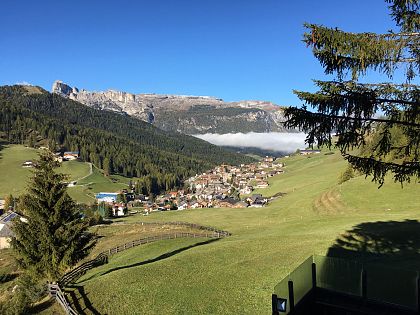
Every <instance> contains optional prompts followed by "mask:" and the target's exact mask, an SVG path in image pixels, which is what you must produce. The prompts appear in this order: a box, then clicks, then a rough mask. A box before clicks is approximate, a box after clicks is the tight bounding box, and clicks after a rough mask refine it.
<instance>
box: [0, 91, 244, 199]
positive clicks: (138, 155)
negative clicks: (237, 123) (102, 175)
mask: <svg viewBox="0 0 420 315" xmlns="http://www.w3.org/2000/svg"><path fill="white" fill-rule="evenodd" d="M0 132H1V133H2V137H3V139H4V140H6V141H7V142H9V143H21V144H28V145H31V146H32V145H34V144H36V143H37V142H39V141H40V140H45V139H47V140H48V141H49V145H50V147H54V149H56V150H59V149H61V150H72V151H73V150H78V151H80V157H81V159H82V160H84V161H87V162H92V163H93V164H95V165H96V166H97V167H99V168H102V169H104V171H105V172H106V173H108V172H109V173H115V174H121V175H124V176H129V177H142V184H143V186H144V192H145V193H150V192H153V193H157V192H158V191H160V190H162V189H169V188H172V187H175V186H177V185H179V184H180V183H181V181H182V179H184V178H185V177H188V176H191V175H194V174H196V173H198V172H202V171H205V170H206V169H209V168H211V167H213V166H214V165H216V164H221V163H229V164H239V163H247V162H251V161H252V159H251V158H249V157H247V156H244V155H240V154H235V153H233V152H229V151H226V150H223V149H221V148H219V147H217V146H214V145H211V144H209V143H207V142H205V141H203V140H200V139H197V138H194V137H191V136H187V135H182V134H179V133H174V132H166V131H163V130H160V129H158V128H156V127H154V126H152V125H150V124H148V123H146V122H143V121H141V120H139V119H136V118H133V117H130V116H129V115H127V114H124V113H114V112H110V111H101V110H96V109H93V108H90V107H87V106H85V105H82V104H80V103H78V102H76V101H73V100H69V99H66V98H63V97H61V96H59V95H56V94H51V93H48V92H47V91H45V90H43V89H42V88H39V87H28V86H3V87H0Z"/></svg>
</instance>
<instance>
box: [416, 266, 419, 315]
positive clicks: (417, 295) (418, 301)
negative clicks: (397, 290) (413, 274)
mask: <svg viewBox="0 0 420 315" xmlns="http://www.w3.org/2000/svg"><path fill="white" fill-rule="evenodd" d="M416 283H417V313H419V314H420V277H419V274H418V272H417V281H416Z"/></svg>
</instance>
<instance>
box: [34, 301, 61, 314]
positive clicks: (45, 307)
mask: <svg viewBox="0 0 420 315" xmlns="http://www.w3.org/2000/svg"><path fill="white" fill-rule="evenodd" d="M54 303H56V301H55V298H49V299H47V300H45V301H43V302H42V303H39V304H37V305H35V306H32V307H31V308H30V313H31V314H39V313H41V312H44V311H46V310H48V309H49V308H50V307H52V306H53V305H54Z"/></svg>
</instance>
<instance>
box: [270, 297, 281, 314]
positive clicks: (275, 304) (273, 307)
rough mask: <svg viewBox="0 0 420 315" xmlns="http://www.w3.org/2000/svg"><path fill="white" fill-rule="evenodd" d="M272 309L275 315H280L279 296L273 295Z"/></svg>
mask: <svg viewBox="0 0 420 315" xmlns="http://www.w3.org/2000/svg"><path fill="white" fill-rule="evenodd" d="M271 309H272V313H273V315H279V310H278V309H277V295H276V294H272V295H271Z"/></svg>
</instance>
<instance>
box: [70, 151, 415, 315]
mask: <svg viewBox="0 0 420 315" xmlns="http://www.w3.org/2000/svg"><path fill="white" fill-rule="evenodd" d="M283 161H284V162H285V163H286V167H285V173H284V174H280V175H277V176H275V177H272V178H271V179H270V189H271V190H272V191H270V192H269V193H268V194H269V195H271V194H272V193H277V192H283V193H286V194H285V195H284V196H283V197H282V198H279V199H277V200H275V201H274V202H272V203H271V204H270V205H269V206H268V207H265V208H259V209H256V208H245V209H195V210H193V211H170V212H162V213H158V214H154V215H151V216H149V217H146V218H145V217H143V216H140V217H135V216H134V217H129V218H127V219H126V220H125V221H126V222H127V223H129V222H135V221H143V220H146V221H152V222H156V221H187V222H192V223H199V224H200V223H201V224H203V223H205V224H206V225H212V226H216V227H219V228H221V229H224V230H228V231H230V232H232V234H233V235H232V236H230V237H228V238H225V239H223V240H220V241H217V242H213V243H210V244H205V245H203V244H200V243H199V242H198V241H197V242H195V241H193V240H189V239H184V240H182V239H178V240H174V241H162V242H157V243H153V244H148V245H144V246H143V247H137V248H133V249H130V250H127V251H125V252H122V253H120V254H118V255H115V256H113V258H112V259H110V261H109V263H108V264H106V265H103V266H101V267H98V268H95V269H93V270H91V271H90V272H88V273H87V274H86V275H85V276H83V278H81V279H80V281H79V282H78V283H77V285H78V289H79V291H80V292H89V294H88V295H87V296H86V295H85V296H84V297H81V298H80V300H79V301H82V302H83V301H84V302H85V303H88V304H89V305H90V306H91V309H94V310H95V309H96V311H97V312H99V313H109V314H111V313H112V314H158V313H160V312H161V311H162V310H163V309H164V310H165V313H166V314H190V313H195V314H271V294H272V293H273V290H274V286H275V285H276V284H277V283H278V282H280V280H282V279H283V277H286V276H287V274H288V273H289V272H290V271H292V270H293V269H294V268H296V267H297V266H298V265H299V264H300V263H301V262H302V261H303V260H305V259H306V258H307V257H308V256H310V255H312V254H321V255H325V254H327V253H331V252H332V251H331V249H332V248H334V249H336V248H337V247H339V246H340V244H342V243H341V240H342V238H343V237H347V239H352V240H353V241H354V243H353V244H349V247H348V248H345V249H343V250H347V251H348V252H349V253H351V254H353V253H355V252H357V251H358V250H365V251H367V252H371V253H373V254H374V256H375V258H376V259H380V260H381V261H382V262H383V263H390V264H391V265H394V266H399V267H401V268H415V269H420V264H419V262H420V258H419V254H418V253H419V249H420V242H419V239H420V238H419V229H418V227H419V226H420V222H419V220H420V207H419V206H420V185H419V184H417V183H411V184H408V185H407V186H405V187H404V188H403V189H402V188H401V186H400V185H399V184H395V183H393V182H392V181H391V180H390V181H387V182H386V183H385V185H384V186H383V187H382V188H381V189H379V190H378V189H377V185H376V184H375V183H372V182H370V181H369V179H367V180H365V179H364V177H363V176H361V177H357V178H354V179H351V180H349V181H348V182H345V183H344V184H342V185H338V184H337V182H338V177H339V174H340V173H341V172H342V171H343V170H344V169H345V167H346V163H345V161H344V160H343V159H342V157H341V156H340V154H339V153H335V154H332V155H324V154H323V153H322V154H319V155H316V156H311V157H306V156H296V157H292V158H289V159H284V160H283ZM330 191H333V192H336V194H337V198H338V199H336V200H335V201H334V200H330V202H331V203H330V204H328V207H334V204H333V203H335V205H339V206H340V209H339V210H340V211H334V212H330V211H322V210H323V209H324V206H323V205H321V207H320V208H317V207H318V200H320V199H323V196H325V195H329V193H328V192H330ZM332 195H333V196H335V194H332ZM320 210H321V211H320ZM390 228H391V229H390ZM416 229H417V230H416ZM365 235H367V236H371V237H375V238H372V239H369V238H364V237H363V236H365ZM371 240H377V241H378V242H379V243H378V242H371ZM378 244H380V245H382V244H383V245H384V246H385V247H382V246H378ZM386 246H388V247H386ZM349 256H351V255H349ZM115 296H118V297H119V298H118V299H115ZM156 301H159V303H156Z"/></svg>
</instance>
